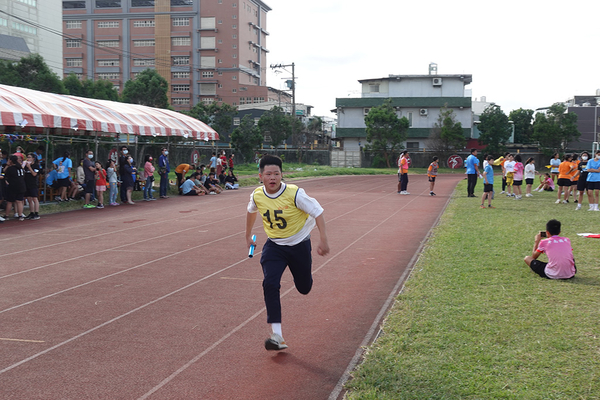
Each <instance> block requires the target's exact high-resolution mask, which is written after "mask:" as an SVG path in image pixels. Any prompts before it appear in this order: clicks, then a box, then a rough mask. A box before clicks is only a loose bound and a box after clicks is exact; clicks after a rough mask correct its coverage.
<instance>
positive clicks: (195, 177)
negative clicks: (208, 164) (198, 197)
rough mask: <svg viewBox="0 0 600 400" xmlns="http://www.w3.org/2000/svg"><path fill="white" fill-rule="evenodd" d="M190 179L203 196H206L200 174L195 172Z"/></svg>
mask: <svg viewBox="0 0 600 400" xmlns="http://www.w3.org/2000/svg"><path fill="white" fill-rule="evenodd" d="M190 178H191V179H192V180H193V181H194V185H196V187H197V188H199V189H200V190H201V191H203V192H204V194H208V190H206V188H205V187H204V183H203V182H202V174H201V173H200V172H198V171H197V170H196V172H194V173H193V174H192V175H191V176H190Z"/></svg>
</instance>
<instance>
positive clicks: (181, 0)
mask: <svg viewBox="0 0 600 400" xmlns="http://www.w3.org/2000/svg"><path fill="white" fill-rule="evenodd" d="M193 3H194V0H171V5H172V6H191V5H192V4H193Z"/></svg>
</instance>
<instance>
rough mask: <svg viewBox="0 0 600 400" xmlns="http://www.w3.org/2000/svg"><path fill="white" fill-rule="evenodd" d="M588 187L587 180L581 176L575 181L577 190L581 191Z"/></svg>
mask: <svg viewBox="0 0 600 400" xmlns="http://www.w3.org/2000/svg"><path fill="white" fill-rule="evenodd" d="M587 187H588V182H587V181H586V180H585V179H583V178H581V179H579V180H578V181H577V190H579V191H580V192H583V191H584V190H585V189H587Z"/></svg>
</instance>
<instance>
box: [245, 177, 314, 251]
mask: <svg viewBox="0 0 600 400" xmlns="http://www.w3.org/2000/svg"><path fill="white" fill-rule="evenodd" d="M297 193H298V186H296V185H286V187H285V189H284V191H283V193H281V194H280V195H279V196H277V198H275V199H271V198H270V197H268V196H267V195H266V194H265V192H264V189H263V187H262V186H261V187H259V188H256V189H254V193H253V199H254V204H256V208H258V212H259V213H260V215H262V220H263V227H264V228H265V233H266V234H267V236H268V237H270V238H273V239H282V238H287V237H290V236H293V235H295V234H296V233H298V232H300V230H301V229H302V228H303V227H304V224H305V223H306V219H307V218H308V214H307V213H305V212H304V211H302V210H300V209H299V208H297V207H296V194H297Z"/></svg>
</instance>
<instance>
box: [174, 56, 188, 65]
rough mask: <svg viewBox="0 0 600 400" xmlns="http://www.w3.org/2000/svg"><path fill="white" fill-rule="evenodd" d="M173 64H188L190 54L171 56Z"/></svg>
mask: <svg viewBox="0 0 600 400" xmlns="http://www.w3.org/2000/svg"><path fill="white" fill-rule="evenodd" d="M173 65H190V56H175V57H173Z"/></svg>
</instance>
